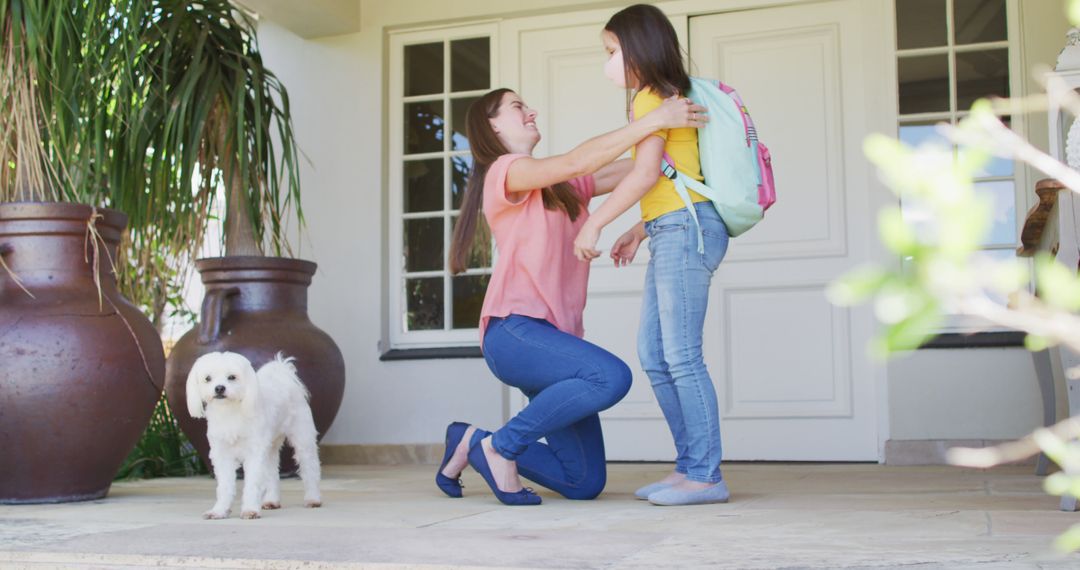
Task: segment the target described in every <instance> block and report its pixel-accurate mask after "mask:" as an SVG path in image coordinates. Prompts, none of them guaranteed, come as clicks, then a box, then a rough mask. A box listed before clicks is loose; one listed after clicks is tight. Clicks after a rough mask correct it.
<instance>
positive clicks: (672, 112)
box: [643, 95, 709, 130]
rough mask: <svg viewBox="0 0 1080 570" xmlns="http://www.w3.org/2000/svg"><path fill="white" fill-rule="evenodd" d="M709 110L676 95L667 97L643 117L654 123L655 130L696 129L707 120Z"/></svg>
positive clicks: (702, 125)
mask: <svg viewBox="0 0 1080 570" xmlns="http://www.w3.org/2000/svg"><path fill="white" fill-rule="evenodd" d="M708 112H709V110H708V109H706V108H705V107H702V106H701V105H698V104H696V103H694V102H693V101H691V100H689V99H687V98H686V97H680V96H678V95H676V96H673V97H668V98H667V99H665V100H664V102H663V103H662V104H661V105H660V106H659V107H657V108H656V109H653V110H652V111H651V112H650V113H649V114H647V115H645V117H643V118H648V119H649V120H652V121H654V122H655V124H656V130H661V129H681V128H686V127H690V128H694V129H698V128H701V127H704V126H705V123H707V122H709V115H708Z"/></svg>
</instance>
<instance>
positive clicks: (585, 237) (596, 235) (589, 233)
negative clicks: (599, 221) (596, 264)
mask: <svg viewBox="0 0 1080 570" xmlns="http://www.w3.org/2000/svg"><path fill="white" fill-rule="evenodd" d="M598 241H600V230H599V229H598V228H596V227H594V226H593V225H592V224H590V223H588V222H585V225H584V226H582V227H581V231H580V232H578V235H577V238H576V239H574V257H577V258H578V261H592V260H594V259H596V258H597V257H600V251H599V250H597V249H596V242H598Z"/></svg>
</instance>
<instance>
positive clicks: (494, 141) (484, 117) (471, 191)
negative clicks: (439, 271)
mask: <svg viewBox="0 0 1080 570" xmlns="http://www.w3.org/2000/svg"><path fill="white" fill-rule="evenodd" d="M512 92H513V91H512V90H510V89H505V88H502V89H496V90H494V91H491V92H489V93H486V94H485V95H484V96H483V97H481V98H480V99H478V100H476V102H474V103H473V104H472V105H470V106H469V111H468V112H467V113H466V114H465V136H466V137H468V139H469V150H470V151H471V152H472V171H471V172H470V173H469V182H468V184H467V185H466V187H465V199H464V200H462V204H461V212H460V214H459V215H458V219H457V223H456V224H455V225H454V237H453V239H452V240H451V242H450V272H451V273H453V274H455V275H456V274H458V273H461V272H462V271H465V269H467V264H468V257H469V251H471V250H472V244H473V240H474V239H475V238H476V225H477V223H478V222H479V218H480V206H481V205H482V204H483V202H484V178H485V177H487V173H488V169H489V168H491V165H492V164H494V163H495V161H496V160H498V159H499V157H500V156H503V155H504V154H510V151H509V150H507V148H506V146H505V145H504V144H503V143H502V141H500V140H499V137H498V135H496V134H495V130H494V129H492V128H491V122H490V119H493V118H495V117H497V116H498V115H499V106H500V105H501V104H502V100H503V95H505V94H507V93H512ZM541 194H542V196H543V199H544V208H546V209H548V210H562V211H563V212H566V215H567V216H570V220H571V221H573V220H577V218H578V216H580V215H581V211H582V209H583V208H584V206H585V204H584V203H583V202H582V200H581V197H580V195H578V193H577V192H575V191H574V187H573V186H571V185H570V184H568V183H566V182H560V183H558V184H555V185H552V186H549V187H547V188H544V189H542V190H541Z"/></svg>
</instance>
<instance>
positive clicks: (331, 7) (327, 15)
mask: <svg viewBox="0 0 1080 570" xmlns="http://www.w3.org/2000/svg"><path fill="white" fill-rule="evenodd" d="M237 3H238V4H240V5H241V6H243V7H244V8H246V9H248V10H250V11H251V12H254V13H256V14H258V15H259V17H260V18H266V19H267V20H270V21H272V22H274V23H276V24H278V25H280V26H282V27H284V28H285V29H287V30H289V31H291V32H293V33H294V34H296V35H298V36H300V37H302V38H304V39H311V38H318V37H322V36H337V35H341V34H348V33H352V32H357V31H359V30H360V0H303V1H302V2H297V1H296V0H237Z"/></svg>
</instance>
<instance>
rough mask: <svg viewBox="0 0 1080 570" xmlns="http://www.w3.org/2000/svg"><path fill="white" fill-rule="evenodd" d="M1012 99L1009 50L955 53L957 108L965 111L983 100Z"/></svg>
mask: <svg viewBox="0 0 1080 570" xmlns="http://www.w3.org/2000/svg"><path fill="white" fill-rule="evenodd" d="M990 95H996V96H998V97H1008V96H1009V50H1008V49H995V50H989V51H976V52H969V53H958V54H956V108H957V110H960V111H963V110H967V109H969V108H971V104H972V103H974V102H975V100H976V99H978V98H980V97H988V96H990Z"/></svg>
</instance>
